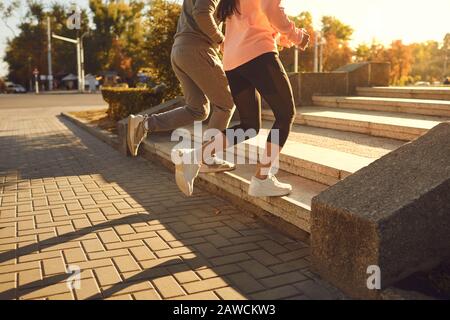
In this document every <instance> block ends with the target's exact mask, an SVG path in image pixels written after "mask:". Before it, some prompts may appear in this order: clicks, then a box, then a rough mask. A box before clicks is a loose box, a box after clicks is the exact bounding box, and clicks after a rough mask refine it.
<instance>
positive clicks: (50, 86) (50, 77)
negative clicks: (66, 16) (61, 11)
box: [47, 17, 53, 91]
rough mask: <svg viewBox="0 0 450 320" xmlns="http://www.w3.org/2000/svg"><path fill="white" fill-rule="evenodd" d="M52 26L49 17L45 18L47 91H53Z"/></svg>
mask: <svg viewBox="0 0 450 320" xmlns="http://www.w3.org/2000/svg"><path fill="white" fill-rule="evenodd" d="M51 34H52V26H51V21H50V17H48V18H47V41H48V50H47V51H48V53H47V54H48V56H47V59H48V90H49V91H52V90H53V70H52V36H51Z"/></svg>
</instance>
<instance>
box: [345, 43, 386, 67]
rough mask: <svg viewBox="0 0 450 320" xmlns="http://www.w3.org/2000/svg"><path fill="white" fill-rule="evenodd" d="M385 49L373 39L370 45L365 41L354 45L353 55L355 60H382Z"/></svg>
mask: <svg viewBox="0 0 450 320" xmlns="http://www.w3.org/2000/svg"><path fill="white" fill-rule="evenodd" d="M385 51H386V49H385V47H384V46H383V45H382V44H379V43H377V42H375V41H374V42H372V44H371V45H370V47H369V46H368V45H367V44H365V43H362V44H360V45H359V46H358V47H356V50H355V51H354V53H353V55H354V59H355V62H366V61H374V62H383V61H384V59H385Z"/></svg>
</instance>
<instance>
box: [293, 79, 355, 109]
mask: <svg viewBox="0 0 450 320" xmlns="http://www.w3.org/2000/svg"><path fill="white" fill-rule="evenodd" d="M291 83H294V85H295V86H293V90H295V92H296V96H297V100H296V101H297V104H298V105H301V106H311V105H312V104H313V101H312V97H313V96H314V95H330V96H345V95H347V94H348V73H347V72H331V73H314V72H307V73H299V74H298V81H296V80H295V78H291Z"/></svg>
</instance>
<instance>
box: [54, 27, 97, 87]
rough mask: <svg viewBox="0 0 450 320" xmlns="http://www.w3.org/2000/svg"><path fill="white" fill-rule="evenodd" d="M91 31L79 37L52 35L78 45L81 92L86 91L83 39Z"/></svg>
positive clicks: (78, 71)
mask: <svg viewBox="0 0 450 320" xmlns="http://www.w3.org/2000/svg"><path fill="white" fill-rule="evenodd" d="M88 34H89V33H88V32H85V33H84V34H83V35H82V36H81V37H77V38H76V39H71V38H66V37H62V36H58V35H56V34H52V37H53V38H55V39H58V40H62V41H66V42H70V43H73V44H75V45H76V48H77V73H78V90H79V91H80V92H84V47H83V39H84V37H85V36H87V35H88Z"/></svg>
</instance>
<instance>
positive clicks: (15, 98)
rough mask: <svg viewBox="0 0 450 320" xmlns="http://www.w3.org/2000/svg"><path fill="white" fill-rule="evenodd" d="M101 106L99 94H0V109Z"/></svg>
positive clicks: (60, 109) (66, 108) (60, 108)
mask: <svg viewBox="0 0 450 320" xmlns="http://www.w3.org/2000/svg"><path fill="white" fill-rule="evenodd" d="M101 107H106V103H105V101H104V100H103V99H102V96H101V94H40V95H36V94H32V93H29V94H23V95H18V94H0V110H5V109H10V110H11V109H14V110H18V109H47V110H48V109H52V110H53V111H55V112H58V111H59V112H62V111H75V110H79V109H83V108H97V109H98V108H101ZM72 109H73V110H72Z"/></svg>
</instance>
